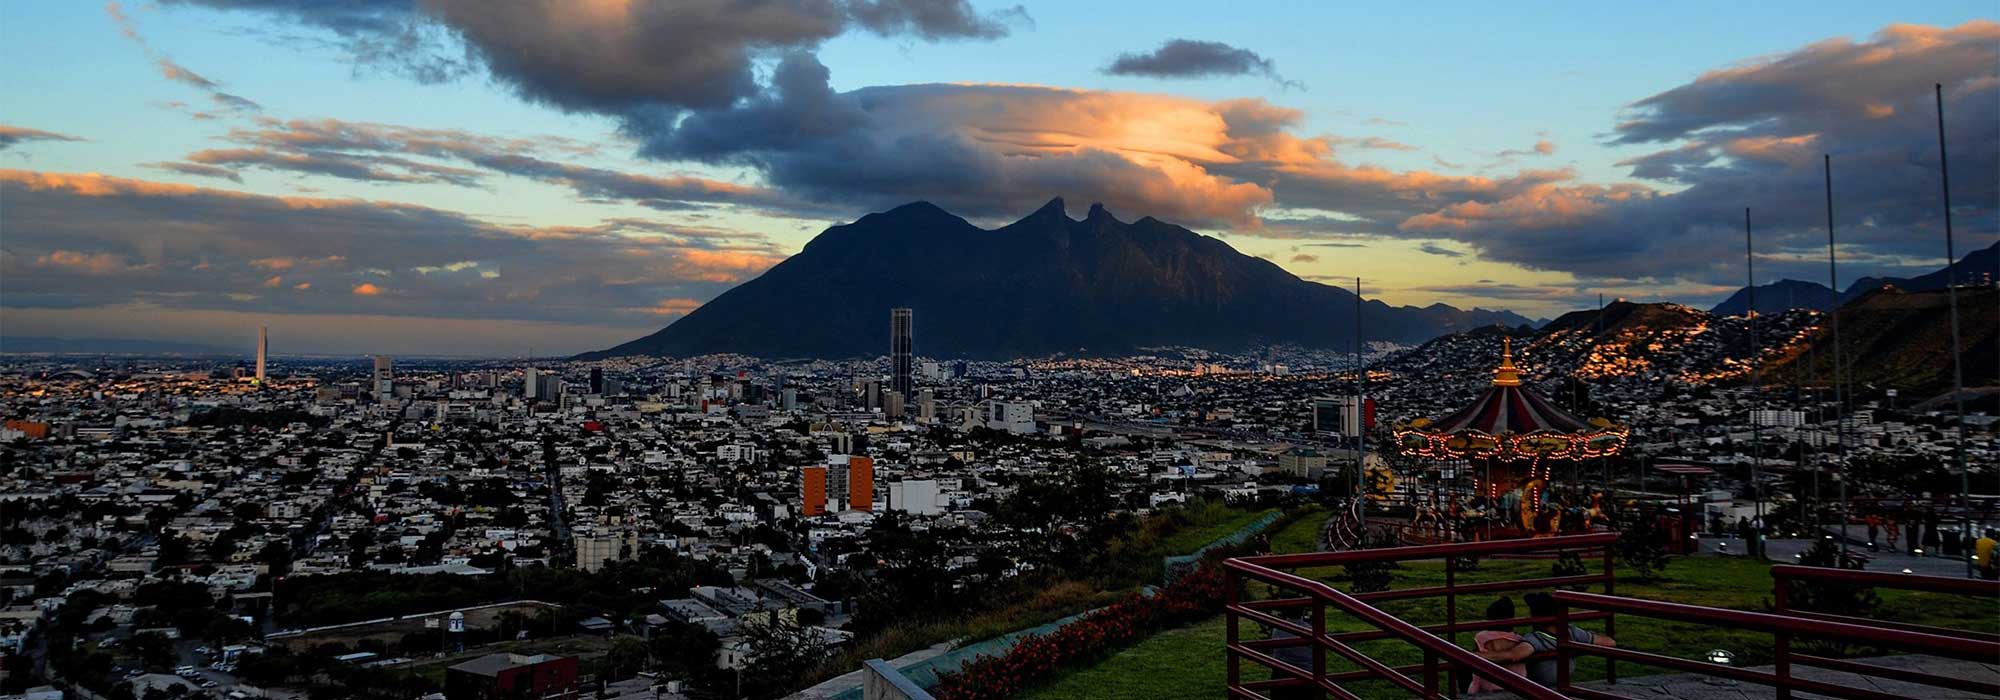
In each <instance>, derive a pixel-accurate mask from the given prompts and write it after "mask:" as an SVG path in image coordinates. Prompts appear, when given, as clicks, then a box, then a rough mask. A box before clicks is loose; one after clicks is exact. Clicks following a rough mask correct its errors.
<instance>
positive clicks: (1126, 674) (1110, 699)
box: [1026, 519, 2000, 700]
mask: <svg viewBox="0 0 2000 700" xmlns="http://www.w3.org/2000/svg"><path fill="white" fill-rule="evenodd" d="M1304 520H1305V519H1302V520H1301V523H1298V524H1295V526H1294V527H1295V528H1302V527H1304ZM1291 529H1293V528H1287V531H1289V530H1291ZM1291 534H1293V533H1289V532H1284V531H1281V532H1280V533H1278V534H1276V535H1274V536H1273V543H1274V545H1275V544H1277V543H1278V542H1279V541H1280V540H1281V539H1282V538H1286V537H1287V536H1289V535H1291ZM1548 570H1549V563H1548V562H1531V561H1492V560H1489V561H1486V562H1483V563H1482V564H1481V565H1480V567H1479V569H1478V570H1477V571H1476V572H1471V573H1470V574H1467V573H1461V574H1460V577H1459V578H1460V582H1461V583H1471V582H1477V581H1481V580H1500V579H1519V578H1530V577H1537V576H1546V575H1548ZM1593 570H1595V567H1593ZM1301 573H1302V574H1305V575H1309V576H1314V577H1316V578H1321V579H1327V580H1337V579H1338V576H1337V574H1338V573H1339V570H1338V569H1332V570H1323V571H1314V570H1306V571H1302V572H1301ZM1443 582H1444V566H1443V564H1442V563H1439V562H1416V563H1410V564H1405V565H1404V567H1403V569H1402V570H1401V571H1399V572H1398V573H1397V576H1396V582H1395V584H1394V587H1396V588H1405V587H1416V586H1427V585H1441V584H1442V583H1443ZM1335 585H1336V587H1340V588H1345V586H1344V585H1342V584H1340V583H1336V584H1335ZM1252 593H1253V595H1255V594H1256V591H1254V590H1253V591H1252ZM1617 593H1618V594H1619V595H1626V596H1633V597H1639V598H1648V599H1653V600H1667V601H1674V602H1680V603H1690V604H1695V605H1707V606H1714V607H1725V608H1737V609H1743V610H1762V609H1763V606H1764V604H1765V601H1767V600H1769V598H1770V596H1771V578H1770V573H1769V571H1768V566H1767V565H1766V564H1762V563H1758V562H1754V561H1750V560H1747V559H1735V558H1716V557H1707V558H1699V559H1676V560H1674V561H1673V563H1672V565H1670V566H1669V567H1668V568H1667V571H1666V572H1665V574H1664V575H1663V576H1662V577H1661V578H1660V579H1658V580H1655V581H1648V582H1639V581H1630V580H1621V581H1619V583H1618V587H1617ZM1878 593H1879V594H1880V595H1881V597H1882V601H1883V602H1882V607H1881V609H1880V611H1879V612H1878V613H1877V614H1876V617H1878V618H1880V619H1893V620H1901V621H1907V622H1914V623H1918V624H1934V625H1939V626H1944V627H1953V628H1960V629H1976V630H1983V631H1988V632H2000V615H1995V614H1994V611H1993V607H1992V604H1991V602H1990V601H1975V600H1971V599H1967V598H1961V597H1956V596H1940V595H1930V594H1922V593H1908V592H1902V591H1887V590H1881V591H1878ZM1490 600H1491V598H1490V597H1484V596H1481V597H1468V598H1461V599H1460V600H1459V605H1458V607H1459V619H1460V620H1469V619H1478V617H1479V616H1480V614H1481V613H1482V612H1483V610H1484V608H1485V606H1486V604H1487V603H1488V602H1490ZM1517 603H1518V599H1517ZM1383 607H1384V609H1385V610H1388V611H1390V612H1394V613H1396V614H1398V615H1400V616H1402V617H1403V618H1404V619H1406V620H1411V621H1415V622H1420V623H1433V622H1443V621H1444V617H1445V616H1444V610H1443V607H1444V605H1443V601H1442V600H1423V601H1399V602H1395V603H1389V604H1385V605H1384V606H1383ZM1327 626H1328V628H1329V629H1333V630H1341V631H1345V630H1355V629H1362V627H1363V625H1362V624H1361V623H1360V622H1358V621H1356V620H1353V619H1351V618H1347V617H1345V616H1339V615H1332V616H1329V618H1328V621H1327ZM1584 626H1585V627H1587V628H1590V629H1594V630H1597V631H1602V630H1603V627H1602V624H1601V623H1592V624H1586V625H1584ZM1255 629H1256V628H1255V626H1254V625H1251V624H1249V623H1246V626H1245V632H1246V634H1248V635H1256V634H1258V633H1257V632H1255V631H1254V630H1255ZM1224 635H1225V625H1224V621H1223V618H1221V617H1219V616H1218V617H1216V618H1213V619H1211V620H1209V621H1206V622H1203V623H1200V624H1197V625H1193V626H1191V627H1187V628H1183V629H1179V630H1173V631H1170V632H1166V633H1163V634H1160V635H1157V636H1154V637H1153V638H1152V639H1149V640H1146V641H1145V642H1141V643H1140V644H1138V645H1136V646H1133V647H1131V648H1129V649H1126V650H1124V651H1122V652H1120V653H1118V654H1115V655H1113V656H1111V657H1110V658H1107V659H1105V660H1103V661H1101V662H1098V663H1097V664H1095V665H1092V666H1089V667H1085V668H1082V669H1079V670H1076V671H1073V672H1070V673H1068V674H1065V675H1063V676H1061V677H1059V678H1057V679H1055V680H1054V681H1053V682H1051V683H1050V684H1048V685H1045V686H1043V687H1041V688H1039V689H1037V690H1036V691H1034V692H1031V693H1029V694H1028V695H1027V696H1026V697H1027V698H1030V699H1031V700H1059V699H1061V700H1067V699H1071V698H1092V699H1101V700H1120V699H1125V698H1130V699H1133V700H1137V699H1139V698H1161V697H1221V696H1222V695H1223V681H1224V674H1225V665H1224V664H1225V660H1224V656H1223V653H1222V645H1223V637H1224ZM1617 639H1618V644H1619V646H1620V647H1626V648H1632V649H1637V650H1641V651H1650V652H1658V653H1666V654H1671V655H1676V656H1683V657H1690V658H1696V657H1699V656H1701V655H1702V654H1703V653H1705V652H1707V651H1708V650H1710V649H1716V648H1721V649H1728V650H1730V651H1732V652H1734V653H1735V654H1736V657H1737V659H1738V662H1739V663H1740V664H1742V665H1761V664H1766V663H1769V662H1770V659H1771V657H1770V648H1771V638H1770V636H1769V635H1763V634H1756V633H1750V632H1737V631H1730V630H1721V629H1716V628H1712V627H1708V626H1705V625H1699V624H1692V623H1685V622H1676V621H1672V620H1651V619H1645V618H1639V617H1631V616H1624V617H1620V618H1619V619H1618V634H1617ZM1470 640H1471V635H1469V634H1467V635H1463V636H1461V638H1460V643H1461V644H1469V643H1470ZM1359 648H1360V649H1361V650H1362V651H1363V652H1366V653H1368V654H1370V655H1372V656H1374V657H1375V658H1377V659H1379V660H1381V661H1384V662H1387V663H1389V664H1391V665H1402V664H1407V663H1417V662H1421V661H1422V656H1421V654H1418V653H1417V652H1416V651H1415V650H1414V648H1412V647H1410V646H1408V645H1404V644H1400V643H1396V642H1390V641H1383V642H1373V643H1368V644H1362V645H1359ZM1243 666H1244V674H1245V677H1246V678H1261V677H1263V670H1262V669H1261V668H1259V667H1257V666H1256V664H1255V663H1253V662H1247V661H1246V662H1244V665H1243ZM1329 667H1330V668H1332V669H1334V670H1349V669H1351V668H1354V667H1353V666H1351V665H1347V664H1344V663H1338V662H1337V660H1329ZM1649 672H1654V671H1653V669H1648V668H1644V667H1636V666H1634V665H1632V664H1629V663H1628V664H1621V665H1620V668H1619V674H1620V675H1621V676H1624V677H1630V676H1635V675H1641V674H1645V673H1649ZM1577 673H1578V676H1579V678H1580V679H1583V680H1590V679H1596V678H1601V677H1603V662H1602V660H1600V659H1584V660H1582V661H1580V662H1579V663H1578V669H1577ZM1350 689H1351V690H1355V691H1356V692H1358V693H1360V694H1361V695H1362V696H1364V697H1370V698H1375V697H1380V698H1391V697H1403V696H1404V695H1405V694H1404V693H1402V692H1400V691H1399V689H1392V688H1390V687H1389V686H1387V685H1386V684H1382V683H1366V684H1358V685H1354V686H1350Z"/></svg>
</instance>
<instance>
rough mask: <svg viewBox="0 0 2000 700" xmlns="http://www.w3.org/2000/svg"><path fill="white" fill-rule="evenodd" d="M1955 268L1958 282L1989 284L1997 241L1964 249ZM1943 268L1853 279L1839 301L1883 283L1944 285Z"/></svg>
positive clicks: (1920, 287) (1999, 267)
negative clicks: (1914, 274)
mask: <svg viewBox="0 0 2000 700" xmlns="http://www.w3.org/2000/svg"><path fill="white" fill-rule="evenodd" d="M1957 268H1958V269H1957V272H1958V283H1959V284H1967V283H1970V282H1972V281H1974V280H1980V279H1984V280H1986V282H1987V283H1988V284H1991V283H1992V282H1993V281H1994V280H2000V242H1995V243H1994V244H1993V245H1989V246H1987V247H1985V248H1981V249H1979V250H1975V251H1972V252H1970V253H1966V254H1965V257H1963V258H1959V259H1958V266H1957ZM1945 272H1946V271H1945V268H1942V267H1940V268H1938V269H1937V271H1936V272H1931V273H1929V274H1924V275H1919V276H1916V277H1911V278H1907V279H1905V278H1902V277H1863V278H1861V279H1858V280H1855V281H1854V284H1850V285H1848V286H1847V291H1845V292H1841V293H1840V301H1841V302H1842V303H1846V302H1849V301H1853V300H1855V299H1857V298H1860V297H1861V295H1863V294H1867V293H1869V292H1872V291H1875V290H1877V289H1881V288H1882V287H1884V286H1894V287H1896V288H1898V289H1901V290H1903V291H1906V292H1929V291H1933V290H1938V289H1944V285H1945ZM1758 306H1763V304H1762V303H1759V304H1758Z"/></svg>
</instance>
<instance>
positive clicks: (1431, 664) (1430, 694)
mask: <svg viewBox="0 0 2000 700" xmlns="http://www.w3.org/2000/svg"><path fill="white" fill-rule="evenodd" d="M1437 696H1438V655H1437V652H1435V651H1431V650H1429V649H1425V650H1424V698H1425V700H1430V698H1435V697H1437Z"/></svg>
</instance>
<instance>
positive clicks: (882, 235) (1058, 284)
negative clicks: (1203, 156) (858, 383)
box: [586, 199, 1525, 358]
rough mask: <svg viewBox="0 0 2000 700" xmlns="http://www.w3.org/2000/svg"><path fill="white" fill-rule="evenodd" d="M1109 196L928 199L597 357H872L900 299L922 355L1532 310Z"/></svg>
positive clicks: (838, 229)
mask: <svg viewBox="0 0 2000 700" xmlns="http://www.w3.org/2000/svg"><path fill="white" fill-rule="evenodd" d="M1131 227H1132V225H1131V224H1126V223H1124V222H1121V221H1119V220H1117V219H1116V218H1114V217H1113V216H1112V214H1111V212H1110V211H1108V210H1106V209H1105V208H1104V205H1102V204H1093V205H1091V207H1090V213H1089V215H1088V217H1087V218H1086V219H1085V221H1084V222H1077V221H1074V220H1071V219H1069V218H1067V214H1066V213H1065V210H1064V206H1063V201H1062V200H1061V199H1052V200H1050V201H1049V202H1048V204H1046V205H1044V206H1042V208H1041V209H1039V210H1037V211H1036V212H1035V213H1033V214H1030V215H1028V216H1027V217H1026V218H1023V219H1022V220H1021V222H1017V223H1015V224H1011V225H1009V226H1007V227H1006V229H1007V230H1008V231H1009V232H1010V233H1013V232H1020V233H1022V234H1024V235H982V234H983V233H987V231H986V230H985V229H981V228H979V227H977V226H975V225H973V224H971V223H968V222H966V221H965V220H964V219H962V218H959V217H957V216H953V215H951V214H949V213H947V212H945V211H944V210H942V209H938V208H937V207H935V206H932V205H930V204H928V203H922V202H917V203H912V204H907V205H904V206H901V207H897V208H896V209H895V210H893V211H890V212H886V213H882V214H870V215H868V216H864V217H862V218H861V220H859V221H856V222H854V223H851V224H842V225H838V226H833V227H831V228H828V229H827V230H826V232H825V233H822V234H821V235H819V236H818V237H816V238H814V239H813V240H812V241H811V242H809V243H807V244H806V245H805V247H804V249H803V250H801V251H800V252H799V253H798V254H797V255H794V256H792V257H791V258H788V259H786V260H785V261H784V262H782V263H780V264H778V265H777V266H775V267H772V268H771V269H770V270H767V271H765V272H764V274H762V275H760V276H758V277H757V278H756V279H753V280H750V281H748V282H745V283H743V284H742V285H739V286H737V287H736V288H734V289H731V290H729V291H728V292H725V293H723V294H722V295H721V296H718V297H716V298H715V299H713V300H711V301H709V302H708V303H706V304H703V305H702V306H700V307H699V308H696V309H695V310H694V311H692V312H690V313H688V314H687V315H686V316H682V317H681V318H680V319H678V320H676V321H674V322H673V323H672V324H671V325H669V326H667V327H666V328H664V329H662V330H660V331H659V332H657V333H654V334H653V335H650V336H647V337H645V338H641V339H639V340H635V341H632V342H630V343H626V344H624V345H621V346H619V347H616V348H613V349H611V350H608V351H604V352H599V353H589V354H587V355H586V357H612V356H623V355H641V354H644V355H667V356H677V357H687V356H694V355H703V354H709V353H720V352H733V353H742V354H746V355H754V356H758V357H766V358H796V357H818V358H840V357H872V356H874V355H877V354H880V353H881V351H882V348H881V347H879V346H880V345H881V343H880V342H879V336H880V333H878V332H877V331H879V330H881V327H882V326H883V324H885V323H887V322H888V318H887V315H888V313H889V312H888V310H889V309H891V308H903V307H906V308H911V309H913V310H914V312H915V314H916V317H917V318H918V319H919V320H918V322H917V323H918V328H919V329H920V330H919V333H920V334H921V337H922V343H923V347H924V348H926V350H925V351H924V352H925V354H926V355H928V356H931V357H972V358H1016V357H1040V356H1045V355H1049V354H1053V353H1058V352H1061V353H1086V354H1093V355H1101V354H1116V353H1123V352H1130V351H1132V350H1134V349H1136V348H1143V347H1155V346H1163V345H1181V346H1192V347H1202V348H1209V349H1215V350H1223V351H1237V350H1244V349H1249V348H1254V347H1260V346H1267V345H1271V344H1296V345H1301V346H1306V347H1328V348H1339V347H1347V346H1348V345H1349V344H1350V343H1351V342H1352V338H1350V337H1349V335H1348V333H1349V329H1352V328H1354V327H1355V323H1354V314H1355V313H1357V311H1359V312H1360V313H1363V314H1364V315H1366V316H1367V317H1368V320H1367V323H1366V324H1364V326H1365V328H1366V329H1367V333H1368V337H1369V339H1371V340H1373V339H1385V340H1393V341H1398V342H1413V341H1421V340H1424V339H1427V338H1430V337H1433V336H1436V335H1437V334H1439V333H1442V332H1447V331H1450V330H1454V329H1458V328H1467V327H1472V326H1478V325H1486V324H1491V323H1495V322H1505V323H1509V324H1510V325H1512V324H1518V323H1520V322H1523V321H1525V319H1521V318H1519V317H1517V316H1512V315H1511V314H1502V313H1489V312H1466V311H1460V310H1457V309H1452V308H1450V307H1438V306H1434V307H1431V308H1426V309H1419V308H1415V307H1391V306H1387V305H1383V304H1379V303H1371V304H1369V305H1367V306H1366V307H1365V308H1364V309H1361V310H1357V309H1356V308H1355V305H1354V303H1353V297H1352V296H1349V295H1348V293H1347V292H1345V291H1342V290H1338V289H1334V288H1332V287H1328V286H1326V285H1322V284H1317V283H1313V282H1307V281H1304V280H1301V279H1299V278H1298V277H1297V276H1295V275H1292V274H1291V273H1288V272H1285V271H1284V270H1283V269H1282V268H1279V267H1278V266H1276V265H1274V264H1272V263H1270V262H1269V261H1267V260H1263V259H1261V258H1254V257H1251V256H1248V255H1244V254H1243V253H1241V252H1239V251H1237V250H1235V249H1233V248H1231V247H1230V246H1229V245H1228V244H1227V243H1224V242H1222V241H1220V240H1216V239H1210V238H1205V237H1202V236H1200V235H1199V234H1195V233H1193V232H1191V231H1188V230H1186V229H1183V228H1180V227H1177V226H1172V225H1171V224H1166V223H1164V222H1161V223H1157V224H1150V225H1147V226H1146V227H1145V228H1144V230H1131Z"/></svg>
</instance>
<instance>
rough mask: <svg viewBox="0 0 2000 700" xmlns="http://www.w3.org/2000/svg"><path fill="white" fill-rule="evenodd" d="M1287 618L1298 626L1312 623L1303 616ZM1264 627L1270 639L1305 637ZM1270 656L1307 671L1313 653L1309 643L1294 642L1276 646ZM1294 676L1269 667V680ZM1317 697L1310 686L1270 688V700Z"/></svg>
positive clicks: (1309, 668) (1301, 699)
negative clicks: (1289, 644)
mask: <svg viewBox="0 0 2000 700" xmlns="http://www.w3.org/2000/svg"><path fill="white" fill-rule="evenodd" d="M1288 620H1289V621H1290V622H1291V623H1292V624H1295V625H1300V626H1307V625H1311V624H1312V622H1311V621H1309V620H1307V619H1305V618H1303V617H1294V618H1288ZM1265 629H1267V630H1269V631H1270V634H1271V639H1297V640H1301V641H1303V640H1304V639H1305V638H1304V637H1301V636H1298V635H1296V634H1292V633H1291V632H1290V631H1288V630H1283V629H1279V628H1276V627H1266V628H1265ZM1271 657H1272V658H1275V659H1277V660H1279V661H1283V662H1285V663H1288V664H1291V665H1292V666H1294V667H1296V668H1302V669H1306V670H1307V671H1311V670H1312V667H1313V653H1312V645H1311V644H1304V643H1302V644H1295V645H1292V646H1285V647H1278V648H1276V649H1272V650H1271ZM1295 677H1296V676H1293V675H1292V674H1290V673H1286V672H1284V671H1280V670H1277V669H1275V668H1274V669H1271V680H1279V679H1284V678H1295ZM1318 697H1319V695H1318V694H1316V693H1314V692H1313V689H1312V688H1308V687H1305V686H1297V687H1289V688H1274V689H1272V690H1271V700H1308V699H1309V698H1318Z"/></svg>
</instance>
